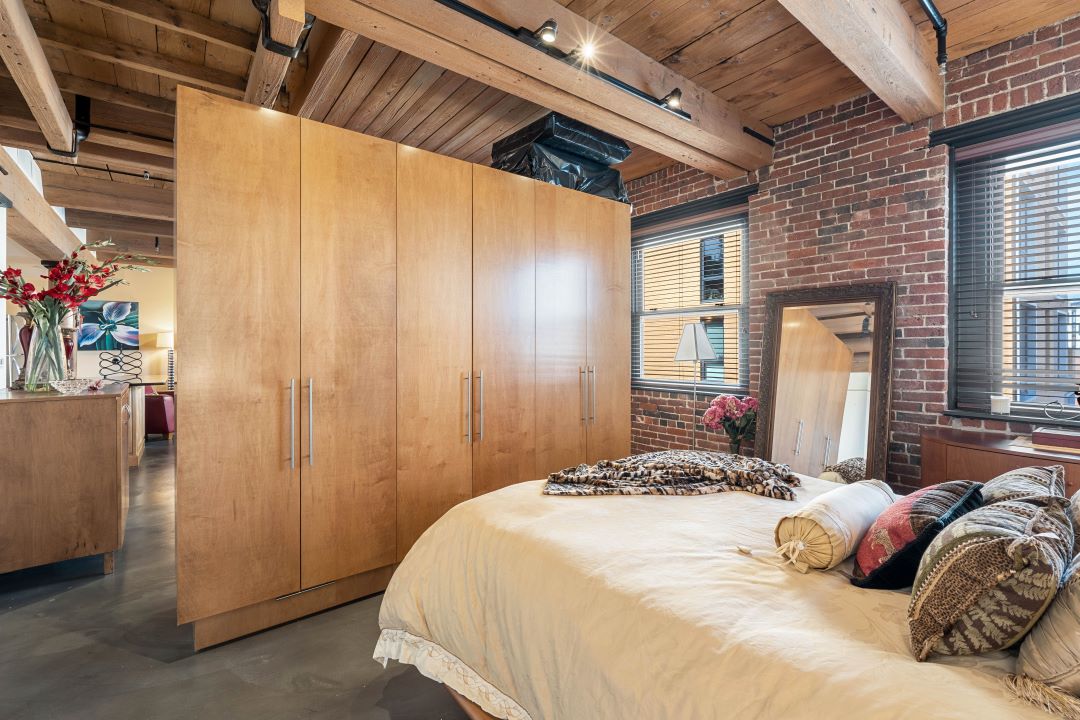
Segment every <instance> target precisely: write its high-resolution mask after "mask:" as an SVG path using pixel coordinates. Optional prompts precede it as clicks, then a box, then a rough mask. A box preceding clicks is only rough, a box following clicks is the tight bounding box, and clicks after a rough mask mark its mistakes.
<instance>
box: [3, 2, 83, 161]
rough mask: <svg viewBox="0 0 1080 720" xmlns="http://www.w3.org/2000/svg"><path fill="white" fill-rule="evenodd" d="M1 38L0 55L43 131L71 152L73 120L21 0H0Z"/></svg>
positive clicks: (53, 143)
mask: <svg viewBox="0 0 1080 720" xmlns="http://www.w3.org/2000/svg"><path fill="white" fill-rule="evenodd" d="M0 38H2V42H0V56H2V57H3V59H4V64H5V65H6V66H7V69H8V72H9V73H10V74H11V77H12V78H13V79H14V80H15V84H16V85H18V87H19V92H20V93H21V94H22V96H23V98H25V99H26V104H27V105H28V106H29V108H30V112H31V113H32V114H33V116H34V118H35V119H36V120H37V125H38V127H40V128H41V134H42V135H44V136H45V140H46V141H47V142H48V143H49V145H50V146H51V147H53V148H55V149H56V150H62V151H64V152H71V151H72V149H73V146H74V141H75V135H74V123H73V122H72V120H71V114H70V113H68V109H67V106H66V105H64V98H63V97H62V96H61V95H60V88H59V87H58V86H57V85H56V78H54V77H53V73H52V68H51V67H49V60H48V58H46V57H45V51H44V50H43V49H42V47H41V42H39V41H38V38H37V34H36V33H35V32H34V26H33V25H32V24H31V22H30V16H29V15H27V13H26V7H25V6H24V5H23V3H22V0H0Z"/></svg>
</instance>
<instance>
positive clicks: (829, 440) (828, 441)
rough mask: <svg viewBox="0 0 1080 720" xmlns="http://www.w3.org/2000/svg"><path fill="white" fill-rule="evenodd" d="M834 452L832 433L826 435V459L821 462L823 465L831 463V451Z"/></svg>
mask: <svg viewBox="0 0 1080 720" xmlns="http://www.w3.org/2000/svg"><path fill="white" fill-rule="evenodd" d="M830 452H832V435H826V436H825V460H824V462H822V463H821V467H826V466H827V465H828V464H829V453H830Z"/></svg>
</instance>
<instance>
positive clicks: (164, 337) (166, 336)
mask: <svg viewBox="0 0 1080 720" xmlns="http://www.w3.org/2000/svg"><path fill="white" fill-rule="evenodd" d="M172 346H173V334H172V333H171V332H160V333H158V334H157V343H156V347H159V348H167V349H169V350H171V349H172Z"/></svg>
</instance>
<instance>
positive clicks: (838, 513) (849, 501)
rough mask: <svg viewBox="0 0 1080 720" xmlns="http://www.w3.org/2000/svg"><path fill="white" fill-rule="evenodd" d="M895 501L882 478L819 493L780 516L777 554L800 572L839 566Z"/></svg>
mask: <svg viewBox="0 0 1080 720" xmlns="http://www.w3.org/2000/svg"><path fill="white" fill-rule="evenodd" d="M895 501H896V495H894V494H893V492H892V490H890V489H889V486H888V485H886V484H885V483H883V482H881V481H880V480H860V481H859V482H855V483H851V484H850V485H842V486H841V487H838V488H836V489H835V490H830V491H829V492H827V493H824V494H822V495H818V496H817V497H816V498H814V499H813V500H811V501H810V502H808V503H807V504H806V505H803V506H802V507H801V508H799V509H798V510H796V511H795V512H793V513H791V514H790V515H785V516H784V517H782V518H780V522H779V523H777V525H776V532H775V538H776V553H777V554H778V555H780V557H782V558H784V559H785V560H786V561H788V562H790V563H791V564H792V565H794V566H795V568H796V569H797V570H799V571H800V572H806V571H807V570H809V569H810V568H814V569H815V570H828V569H829V568H833V567H836V566H837V565H839V564H840V563H842V562H843V561H844V559H845V558H847V557H848V556H850V555H851V554H852V553H854V552H855V550H856V549H858V547H859V543H860V542H862V538H863V535H865V534H866V531H867V530H869V529H870V526H871V525H873V524H874V520H877V517H878V515H880V514H881V513H882V512H883V511H884V510H885V508H887V507H889V506H890V505H892V504H893V502H895Z"/></svg>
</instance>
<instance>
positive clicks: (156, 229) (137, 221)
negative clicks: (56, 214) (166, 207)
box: [66, 208, 173, 238]
mask: <svg viewBox="0 0 1080 720" xmlns="http://www.w3.org/2000/svg"><path fill="white" fill-rule="evenodd" d="M66 214H67V221H68V225H70V226H71V227H76V228H86V229H87V230H101V231H105V232H113V233H124V234H127V235H144V236H149V237H170V238H171V237H173V224H172V222H170V221H168V220H151V219H149V218H140V217H129V216H127V215H111V214H109V213H104V212H96V211H94V210H78V209H72V208H69V209H68V211H67V213H66Z"/></svg>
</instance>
